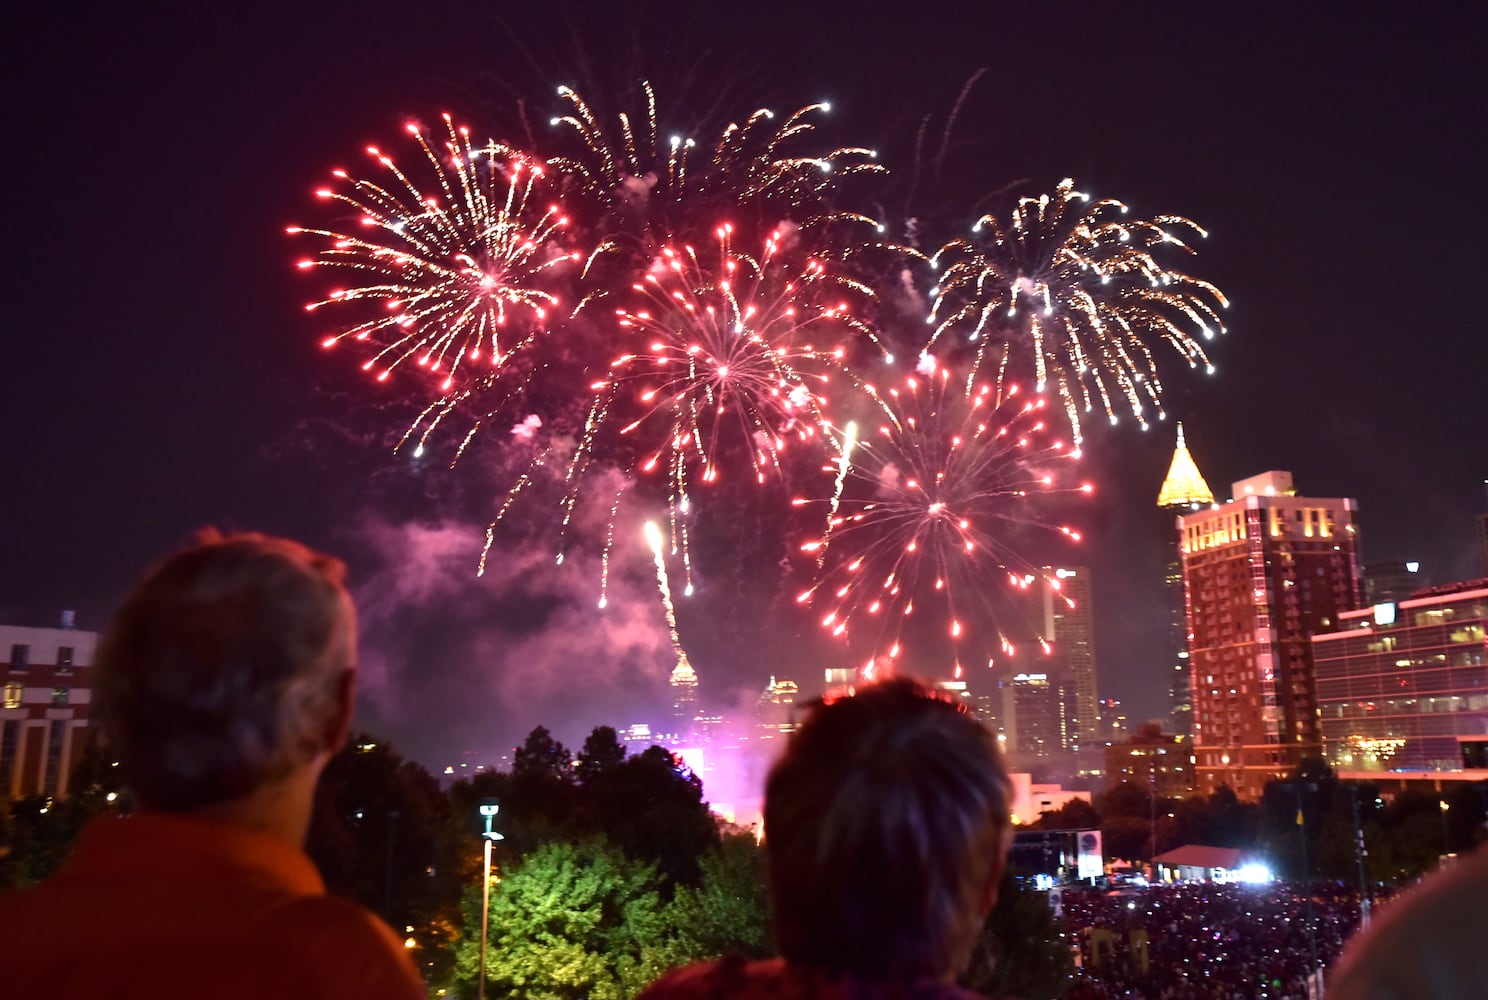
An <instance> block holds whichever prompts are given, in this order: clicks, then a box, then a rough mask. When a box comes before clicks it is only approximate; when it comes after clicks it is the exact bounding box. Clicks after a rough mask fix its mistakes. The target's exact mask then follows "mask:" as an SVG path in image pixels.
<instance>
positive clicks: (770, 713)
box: [754, 676, 801, 739]
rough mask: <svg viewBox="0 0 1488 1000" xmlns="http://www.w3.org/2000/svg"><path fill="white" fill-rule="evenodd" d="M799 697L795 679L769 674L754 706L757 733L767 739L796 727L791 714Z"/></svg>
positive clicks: (781, 734) (799, 693)
mask: <svg viewBox="0 0 1488 1000" xmlns="http://www.w3.org/2000/svg"><path fill="white" fill-rule="evenodd" d="M800 697H801V688H800V685H798V684H797V683H796V682H795V681H792V680H787V679H785V678H783V677H782V678H776V677H774V676H771V678H770V683H769V684H766V685H765V689H764V690H763V691H761V692H760V696H759V700H758V701H757V702H755V706H754V716H755V724H756V726H757V727H758V729H759V735H760V736H761V737H762V738H764V739H769V738H770V737H772V736H783V735H785V734H786V733H790V732H792V731H793V730H794V729H795V728H796V724H795V720H794V718H792V714H793V712H794V710H795V707H796V702H797V701H798V700H799V699H800Z"/></svg>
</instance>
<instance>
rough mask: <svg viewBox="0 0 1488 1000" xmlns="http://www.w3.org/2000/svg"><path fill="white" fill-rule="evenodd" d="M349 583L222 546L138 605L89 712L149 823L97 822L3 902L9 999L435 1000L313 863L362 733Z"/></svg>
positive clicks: (226, 541)
mask: <svg viewBox="0 0 1488 1000" xmlns="http://www.w3.org/2000/svg"><path fill="white" fill-rule="evenodd" d="M342 577H343V567H342V565H341V563H339V562H338V561H336V560H335V559H332V558H330V557H328V556H323V555H320V554H318V553H315V552H312V551H310V550H309V549H307V548H305V547H304V546H302V545H300V544H298V543H296V542H292V541H287V540H284V539H277V538H268V537H264V536H261V535H233V536H228V537H222V536H220V535H216V534H215V533H213V534H204V535H203V537H202V538H201V539H200V540H199V542H198V543H197V544H195V545H193V546H191V547H189V548H187V549H185V550H183V551H181V552H178V553H176V554H174V555H172V556H170V557H169V558H167V559H166V560H165V561H164V562H162V563H161V564H160V565H158V566H156V567H155V568H154V569H152V570H151V571H150V572H149V573H148V574H147V575H146V576H145V578H144V579H143V580H142V581H141V582H140V583H139V585H138V586H137V587H136V588H135V589H134V591H133V592H132V593H131V594H130V595H129V597H128V598H127V600H126V601H125V603H124V606H123V607H122V608H121V609H120V611H119V612H118V614H117V615H116V616H115V618H114V620H113V622H112V624H111V625H110V627H109V630H108V632H107V633H106V634H105V636H104V639H103V642H102V644H101V646H100V648H99V654H98V662H97V665H96V667H95V680H94V689H93V698H94V712H95V715H96V717H97V719H98V720H99V723H100V725H101V727H102V729H103V733H104V737H105V739H106V740H107V744H108V747H109V748H110V751H111V752H112V754H113V755H114V756H115V757H116V758H117V759H118V761H119V766H120V767H121V769H122V770H123V775H124V779H125V782H126V784H127V785H128V786H129V788H130V789H131V790H132V791H133V793H134V795H135V797H136V798H137V799H138V802H139V806H140V808H139V812H138V813H137V814H136V815H133V816H128V817H117V816H106V817H100V818H98V819H95V820H93V821H92V822H91V823H90V824H89V825H88V826H87V827H85V828H84V830H83V834H82V836H81V838H80V839H79V842H78V846H77V850H76V852H75V853H74V855H73V857H72V859H71V860H70V862H69V863H68V864H67V865H66V867H65V868H63V870H62V871H61V872H59V873H58V874H57V875H56V876H55V877H53V878H52V879H50V880H48V881H47V882H45V883H43V884H42V885H40V886H38V887H37V888H35V889H31V890H26V891H22V892H18V893H13V894H10V895H8V896H3V897H0V941H3V942H4V949H5V960H4V972H3V973H0V982H3V984H4V990H3V992H4V994H5V995H6V996H14V997H18V998H19V997H43V996H45V997H52V998H69V1000H70V998H81V997H89V998H93V997H129V998H133V997H152V998H175V997H215V998H248V997H254V998H263V997H289V996H293V997H306V998H322V997H327V998H339V997H347V998H350V997H359V998H378V1000H381V998H386V1000H415V998H422V997H424V996H425V992H424V989H423V986H422V984H421V982H420V980H419V975H418V972H417V970H415V969H414V967H413V964H412V962H411V961H410V960H409V958H408V955H407V952H406V951H405V950H404V948H403V947H402V945H401V943H400V942H399V941H398V939H397V938H396V937H394V935H393V933H392V931H390V930H389V929H388V928H387V927H386V926H385V925H384V924H382V923H381V922H380V921H379V920H378V919H377V918H376V917H374V916H372V915H371V914H369V913H367V912H366V911H364V910H362V909H361V908H360V907H358V906H356V905H355V904H353V903H350V902H347V901H345V900H341V899H336V898H333V897H330V896H327V895H326V894H325V887H324V884H323V883H322V882H321V879H320V875H319V873H318V872H317V871H316V870H315V867H314V866H313V865H312V864H311V862H310V860H309V859H308V858H307V857H306V856H305V854H304V852H303V849H302V845H303V844H304V840H305V834H306V831H307V829H308V826H309V821H310V814H311V804H312V800H313V797H314V794H315V786H316V783H317V781H318V780H319V778H320V774H321V770H322V769H323V768H324V766H325V764H326V761H327V760H328V759H329V758H330V757H331V756H332V755H333V754H335V753H336V751H337V750H338V749H339V748H340V747H341V745H342V743H343V742H344V741H345V739H346V733H347V729H348V727H349V724H350V719H351V710H352V699H353V691H354V687H355V680H356V614H355V610H354V609H353V607H352V603H351V598H350V597H349V595H348V594H347V592H346V589H345V587H344V586H343V584H342Z"/></svg>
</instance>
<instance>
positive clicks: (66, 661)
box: [57, 646, 72, 670]
mask: <svg viewBox="0 0 1488 1000" xmlns="http://www.w3.org/2000/svg"><path fill="white" fill-rule="evenodd" d="M57 669H58V670H71V669H72V647H71V646H58V647H57Z"/></svg>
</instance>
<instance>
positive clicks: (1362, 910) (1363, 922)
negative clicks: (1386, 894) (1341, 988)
mask: <svg viewBox="0 0 1488 1000" xmlns="http://www.w3.org/2000/svg"><path fill="white" fill-rule="evenodd" d="M1359 788H1360V786H1358V785H1350V786H1349V808H1350V809H1352V810H1353V813H1354V836H1355V838H1357V839H1356V840H1355V841H1354V857H1355V858H1356V859H1357V860H1358V862H1359V928H1360V929H1361V930H1363V929H1365V928H1367V927H1368V926H1369V880H1368V879H1366V878H1365V877H1364V859H1365V858H1366V857H1368V856H1369V848H1368V846H1367V845H1366V844H1365V843H1364V826H1363V824H1361V823H1360V822H1359Z"/></svg>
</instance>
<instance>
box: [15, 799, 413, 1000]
mask: <svg viewBox="0 0 1488 1000" xmlns="http://www.w3.org/2000/svg"><path fill="white" fill-rule="evenodd" d="M0 942H4V945H3V947H4V950H5V959H4V965H3V972H0V980H3V982H4V992H5V995H6V996H14V997H33V996H34V997H48V998H61V1000H72V998H83V997H88V998H95V997H111V998H134V997H140V998H143V997H152V998H174V997H193V998H195V997H215V998H222V1000H236V998H244V1000H246V998H249V997H252V998H255V1000H258V998H265V997H307V998H311V997H313V998H317V1000H319V998H322V997H324V998H338V1000H339V998H342V997H345V998H352V997H357V998H360V1000H383V998H386V1000H424V997H425V996H426V994H425V991H424V987H423V984H422V982H421V981H420V978H419V974H418V972H417V970H416V969H415V968H414V966H413V963H412V961H411V960H410V959H409V957H408V954H407V952H406V951H405V950H404V948H403V945H402V942H400V941H399V940H398V939H397V938H396V937H395V936H394V935H393V933H392V931H390V930H389V929H388V928H387V926H386V925H385V924H383V923H382V922H381V921H379V920H378V919H377V918H376V917H374V916H373V915H372V914H370V913H368V912H367V911H365V910H363V909H362V908H361V907H359V906H357V905H356V904H355V903H351V902H348V901H346V900H343V899H338V898H335V897H333V896H327V895H326V894H325V883H324V882H322V881H321V878H320V874H319V872H317V871H316V870H315V866H314V865H313V864H311V862H310V859H309V858H307V857H306V856H305V854H304V852H302V851H301V850H300V849H299V848H298V847H296V846H294V845H293V844H290V843H289V842H288V841H286V840H283V839H281V838H279V837H275V836H272V835H270V834H267V833H260V832H258V831H254V830H248V829H244V828H242V827H238V826H229V825H225V824H221V823H213V822H208V821H204V820H198V819H191V818H187V817H183V816H174V815H165V814H160V813H153V814H148V813H147V814H141V815H137V816H130V817H117V816H106V817H100V818H98V819H95V820H93V821H91V822H90V823H89V824H88V825H87V826H86V827H85V828H84V829H83V833H82V837H81V838H80V839H79V841H78V846H77V850H76V851H75V853H74V854H73V857H72V860H71V861H70V862H69V863H68V864H67V866H66V867H65V868H64V869H63V870H62V871H61V872H59V873H58V874H57V875H55V876H54V877H52V878H51V879H48V880H47V881H46V882H45V883H43V884H42V885H39V886H37V887H36V888H34V889H27V890H23V891H21V892H14V893H7V894H3V895H0Z"/></svg>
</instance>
